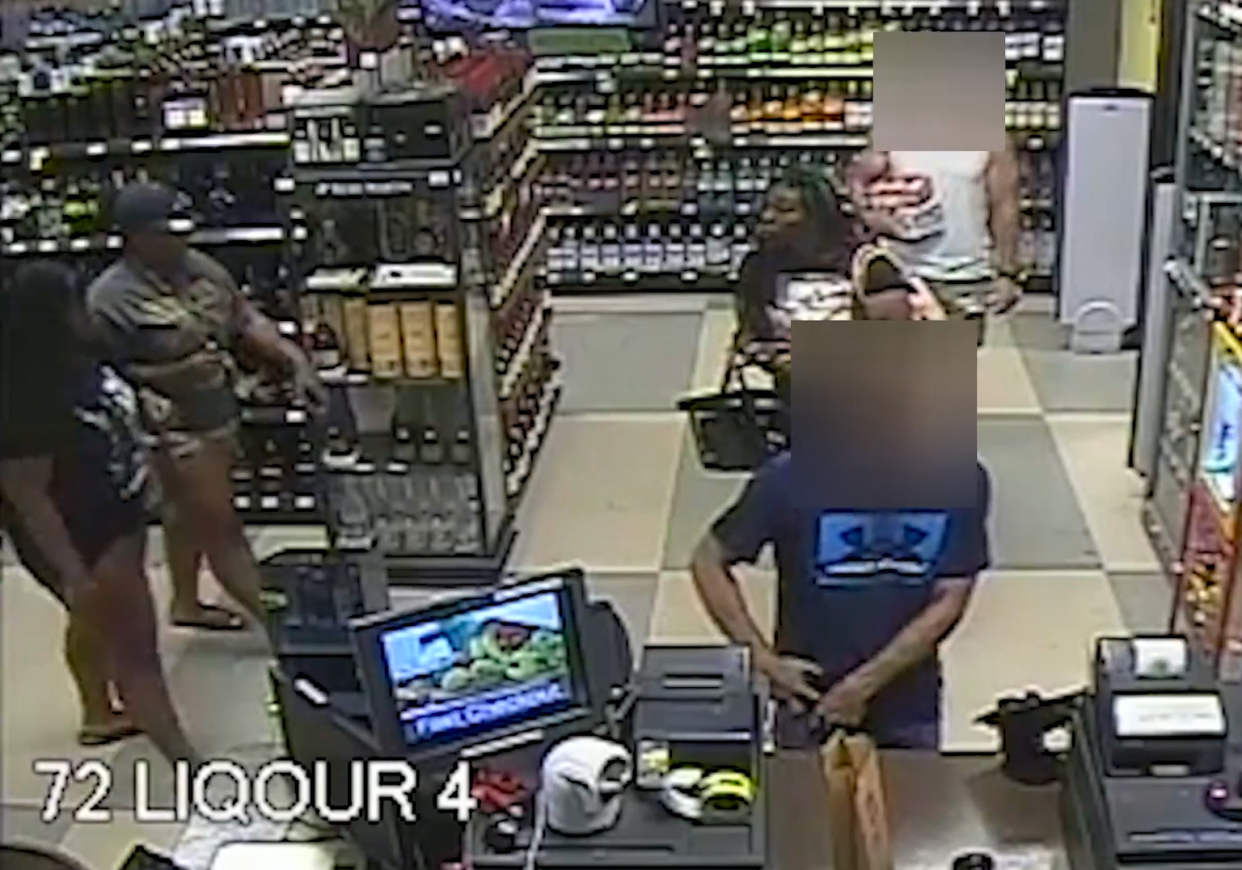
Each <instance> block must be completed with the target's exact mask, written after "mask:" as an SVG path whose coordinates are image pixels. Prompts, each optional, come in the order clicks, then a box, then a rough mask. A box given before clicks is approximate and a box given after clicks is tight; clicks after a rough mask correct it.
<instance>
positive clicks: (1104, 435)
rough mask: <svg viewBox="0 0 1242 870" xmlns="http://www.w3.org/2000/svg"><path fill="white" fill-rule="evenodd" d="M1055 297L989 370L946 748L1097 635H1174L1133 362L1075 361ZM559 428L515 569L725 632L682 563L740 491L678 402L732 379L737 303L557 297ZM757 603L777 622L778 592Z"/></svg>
mask: <svg viewBox="0 0 1242 870" xmlns="http://www.w3.org/2000/svg"><path fill="white" fill-rule="evenodd" d="M1050 314H1051V309H1050V300H1038V299H1037V300H1031V301H1030V302H1028V303H1027V304H1026V305H1025V307H1024V308H1023V310H1022V312H1021V313H1019V314H1018V315H1016V316H1015V317H1014V318H1012V319H1011V320H1010V321H1008V322H1004V323H1000V324H994V326H993V328H992V330H991V333H990V335H989V339H988V346H987V347H986V348H985V349H984V350H983V351H982V352H981V353H980V357H979V375H978V392H979V413H980V419H979V448H980V452H981V453H982V455H983V457H984V461H985V462H986V463H987V465H988V467H989V468H990V470H991V472H992V475H993V478H994V488H995V504H994V509H993V548H994V552H995V562H996V564H995V569H994V570H993V571H991V572H990V573H989V574H988V575H987V577H986V578H985V580H986V582H985V583H984V584H983V586H982V587H981V588H980V591H979V593H978V595H977V597H976V600H975V604H974V607H973V610H972V612H971V613H970V616H969V618H968V620H967V622H966V624H965V625H963V626H962V628H961V629H960V630H959V632H958V633H957V634H956V635H955V636H954V638H953V641H952V644H951V646H950V649H949V651H948V656H947V657H948V673H947V680H948V689H947V695H948V700H949V703H948V709H947V712H946V716H947V725H948V727H947V729H946V748H949V749H976V748H986V747H989V746H991V745H992V735H991V734H989V733H988V732H986V731H982V730H979V729H977V728H975V727H974V726H973V725H972V723H971V720H972V719H973V718H974V716H975V715H976V714H977V713H978V712H980V711H982V710H983V709H984V708H986V707H987V706H988V705H989V704H990V703H991V701H992V699H993V698H994V697H995V696H996V694H997V693H998V692H1002V691H1004V690H1007V689H1022V688H1026V687H1028V686H1031V687H1039V688H1042V689H1045V690H1049V691H1054V690H1057V689H1061V688H1065V687H1070V686H1073V685H1076V684H1078V683H1079V682H1081V680H1082V679H1083V677H1084V675H1085V668H1086V664H1087V660H1088V655H1089V642H1090V639H1091V638H1092V637H1093V636H1094V635H1097V634H1100V633H1105V632H1112V631H1120V630H1125V629H1131V630H1153V629H1159V628H1162V627H1163V625H1164V620H1165V619H1166V617H1167V613H1168V608H1169V606H1170V602H1171V598H1172V596H1171V592H1170V590H1169V587H1168V584H1167V582H1166V581H1165V580H1164V579H1163V577H1162V576H1161V575H1160V574H1159V573H1158V568H1157V564H1156V560H1155V556H1154V554H1153V553H1152V551H1151V548H1150V547H1149V546H1148V544H1147V541H1146V537H1145V535H1144V534H1143V531H1142V529H1141V526H1140V524H1139V504H1140V493H1141V488H1140V483H1139V481H1138V480H1137V478H1135V477H1134V476H1133V475H1132V474H1131V473H1130V472H1128V471H1127V470H1126V468H1125V454H1126V449H1127V442H1128V434H1129V411H1128V409H1129V405H1130V393H1131V387H1132V377H1133V374H1132V373H1133V366H1134V358H1133V356H1131V355H1124V356H1117V357H1098V358H1090V357H1075V356H1073V355H1071V354H1069V353H1068V352H1066V351H1064V350H1062V349H1061V348H1062V344H1063V342H1062V338H1061V334H1060V330H1059V329H1058V328H1057V326H1056V325H1055V323H1054V322H1053V321H1052V318H1051V316H1050ZM556 324H557V335H556V346H557V347H558V348H559V349H560V351H561V352H562V354H563V355H564V357H565V360H566V371H567V375H566V378H567V384H566V393H565V399H564V402H563V404H562V407H561V414H560V419H559V420H558V421H557V424H556V427H555V429H554V431H553V433H552V436H551V441H550V443H549V444H548V447H547V452H546V454H545V455H546V456H548V457H550V459H549V461H546V462H545V464H544V465H543V467H541V468H540V469H539V471H538V473H537V475H536V478H535V481H534V484H533V486H534V489H533V490H532V492H531V496H530V498H529V501H528V502H527V504H526V505H525V506H524V509H523V514H522V517H521V522H520V524H519V527H520V528H521V529H522V537H521V539H520V540H519V543H518V549H517V557H516V560H515V561H516V564H517V565H518V566H519V567H522V568H541V567H547V566H552V565H556V564H559V563H562V562H564V561H567V560H572V559H573V558H575V555H576V557H577V558H578V559H580V560H581V561H583V562H584V563H585V564H587V565H589V566H590V567H591V568H592V569H593V571H592V573H593V575H594V577H595V583H596V588H597V589H600V590H602V591H603V592H604V593H605V594H610V595H612V596H613V597H614V598H615V599H616V600H618V601H619V602H620V603H621V604H622V606H623V607H624V608H625V611H626V614H627V616H628V618H629V619H630V620H631V628H632V630H633V631H634V632H635V634H638V635H640V636H641V635H644V634H645V635H646V636H647V637H648V638H650V639H651V640H653V641H657V642H697V641H700V640H703V639H706V638H714V637H716V635H715V632H714V630H713V629H712V628H711V626H710V624H709V622H708V620H707V618H706V616H705V615H704V614H703V613H702V611H701V609H700V608H699V605H698V601H697V599H696V598H695V595H694V592H693V589H692V588H691V586H690V581H689V576H688V574H687V572H686V566H687V563H688V560H689V556H690V552H691V550H692V548H693V547H694V544H695V543H696V541H697V540H698V538H699V536H700V535H701V534H702V532H703V530H704V528H705V527H706V526H707V524H708V523H709V522H710V521H711V519H712V518H713V517H714V515H715V514H716V512H718V511H719V510H720V509H721V508H722V507H723V506H724V505H725V504H726V503H727V502H728V501H729V500H730V499H731V498H732V497H733V496H734V495H735V494H736V493H737V492H738V490H739V488H740V487H741V485H742V479H741V478H740V477H737V476H732V475H719V474H708V473H705V472H703V471H702V470H701V469H700V467H699V464H698V460H697V455H696V453H695V449H694V445H693V443H692V441H691V439H690V436H689V434H688V432H687V427H686V425H685V423H684V420H683V419H682V418H681V417H680V415H678V414H676V413H672V412H670V411H669V410H668V409H669V408H670V407H672V406H673V403H674V402H675V400H676V398H677V397H678V396H680V395H683V394H685V393H686V392H688V391H690V390H692V389H711V388H712V387H713V386H714V385H716V384H717V383H719V380H720V377H721V374H722V370H721V367H722V365H723V362H724V356H725V354H724V348H725V346H726V344H727V342H728V340H729V336H730V331H731V328H732V315H731V313H730V311H729V309H728V306H727V302H726V301H725V300H717V299H705V298H693V299H690V298H684V297H683V298H679V299H673V298H670V299H666V300H663V304H662V305H660V306H653V304H652V302H651V300H650V299H649V298H648V297H643V298H642V299H633V300H630V299H624V298H612V299H600V300H587V299H583V300H561V301H560V302H559V304H558V312H557V320H556ZM750 579H751V580H752V581H753V582H752V583H751V584H750V589H751V591H752V593H753V601H754V602H755V605H756V607H757V608H758V610H757V612H759V613H763V614H765V615H766V617H767V618H768V619H769V620H770V618H771V610H772V598H773V582H774V577H773V575H772V573H771V571H756V572H754V574H753V576H752V577H751V578H750Z"/></svg>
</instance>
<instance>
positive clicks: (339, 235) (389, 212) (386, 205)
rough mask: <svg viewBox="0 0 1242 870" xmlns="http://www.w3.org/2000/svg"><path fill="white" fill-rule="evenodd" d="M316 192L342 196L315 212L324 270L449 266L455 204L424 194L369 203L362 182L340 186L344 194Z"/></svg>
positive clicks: (377, 186)
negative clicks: (427, 263) (409, 264)
mask: <svg viewBox="0 0 1242 870" xmlns="http://www.w3.org/2000/svg"><path fill="white" fill-rule="evenodd" d="M366 189H367V190H371V191H382V190H383V189H384V185H383V183H373V184H371V185H369V186H366ZM393 189H394V190H395V189H397V187H396V186H394V188H393ZM317 192H319V193H326V194H335V193H339V194H341V195H339V196H325V197H324V198H322V199H319V200H317V201H316V202H315V204H314V207H313V209H312V215H311V219H312V222H313V224H314V225H315V227H316V229H315V232H314V234H313V237H314V239H315V240H316V247H317V251H316V260H317V264H318V265H320V266H324V267H349V266H367V265H371V264H373V263H406V262H415V261H420V260H423V261H436V260H440V261H444V260H445V258H451V256H452V250H453V229H452V227H453V222H454V216H453V213H452V203H451V200H448V199H443V198H440V197H436V196H432V195H430V194H428V195H422V194H421V193H420V194H416V195H409V196H400V195H390V196H382V195H379V194H378V193H377V194H376V196H375V197H374V198H368V197H366V196H363V195H362V194H363V193H364V185H363V184H362V183H361V182H358V183H357V184H356V185H355V184H353V183H350V184H348V185H341V186H340V188H339V189H337V188H334V187H332V186H331V185H325V186H323V187H322V189H321V190H319V191H317ZM349 194H352V195H349Z"/></svg>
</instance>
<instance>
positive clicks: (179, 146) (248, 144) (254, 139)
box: [0, 131, 291, 170]
mask: <svg viewBox="0 0 1242 870" xmlns="http://www.w3.org/2000/svg"><path fill="white" fill-rule="evenodd" d="M290 141H291V140H290V138H289V134H288V133H284V132H280V131H240V132H232V133H194V134H186V135H180V136H164V137H161V138H151V139H113V140H101V141H97V142H68V143H61V144H53V145H28V146H25V147H23V148H10V149H7V150H4V151H0V164H3V165H4V166H9V167H12V166H25V167H27V168H29V169H32V170H39V169H42V168H43V167H44V166H45V165H46V164H47V163H48V162H50V161H70V160H86V159H100V158H104V157H135V156H141V155H144V154H179V153H182V152H187V151H217V150H220V149H234V148H235V149H255V148H260V149H281V148H288V147H289V144H290Z"/></svg>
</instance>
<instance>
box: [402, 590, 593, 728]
mask: <svg viewBox="0 0 1242 870" xmlns="http://www.w3.org/2000/svg"><path fill="white" fill-rule="evenodd" d="M381 642H382V645H383V650H384V659H385V662H386V664H387V667H388V674H389V679H390V681H391V684H392V686H393V695H394V700H395V702H396V704H397V708H398V714H399V716H400V719H401V727H402V731H403V732H404V734H405V739H406V742H407V743H408V744H410V745H417V744H421V743H425V742H427V741H429V740H438V739H445V738H447V739H452V738H455V737H460V736H463V735H465V734H469V733H478V732H482V731H486V730H490V729H492V728H497V727H501V726H503V725H506V724H509V723H512V722H519V721H522V720H525V719H530V718H534V717H537V716H541V715H545V714H548V713H553V712H557V711H560V710H563V709H566V708H567V707H569V706H570V705H571V704H572V703H573V701H574V699H575V696H576V692H575V691H574V685H573V680H572V674H571V671H570V665H569V657H568V653H567V649H566V643H565V622H564V618H563V616H562V613H561V597H560V595H559V594H558V593H556V592H543V593H540V594H538V595H532V596H530V597H528V598H520V599H515V600H513V601H507V602H504V603H502V604H497V605H494V606H492V607H487V608H484V609H482V610H478V611H474V612H470V613H463V614H459V615H456V616H452V617H448V618H446V619H443V620H435V621H432V622H428V623H423V624H420V625H414V626H408V627H404V628H401V629H397V630H395V631H393V632H391V633H389V634H387V635H385V636H384V637H383V639H382V641H381Z"/></svg>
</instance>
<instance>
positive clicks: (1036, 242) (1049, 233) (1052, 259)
mask: <svg viewBox="0 0 1242 870" xmlns="http://www.w3.org/2000/svg"><path fill="white" fill-rule="evenodd" d="M1055 224H1056V221H1055V215H1054V213H1053V211H1052V210H1051V209H1049V208H1042V209H1031V210H1028V211H1024V212H1023V213H1022V216H1021V219H1020V225H1019V233H1018V262H1019V263H1021V264H1022V266H1023V267H1024V268H1026V269H1030V270H1031V272H1033V273H1034V274H1036V275H1051V274H1052V272H1053V270H1054V268H1055V266H1056V262H1057V232H1056V225H1055Z"/></svg>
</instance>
